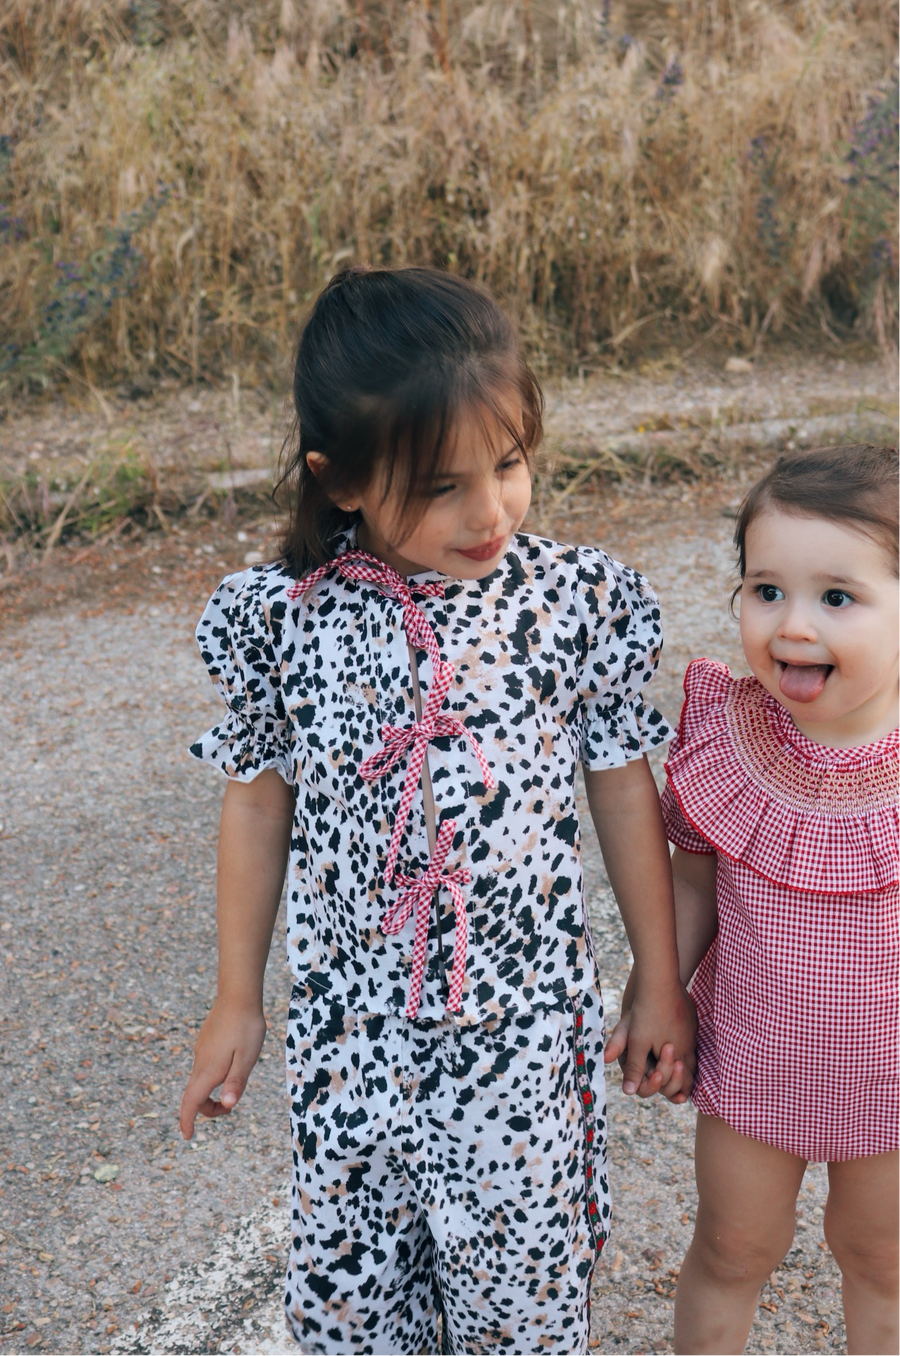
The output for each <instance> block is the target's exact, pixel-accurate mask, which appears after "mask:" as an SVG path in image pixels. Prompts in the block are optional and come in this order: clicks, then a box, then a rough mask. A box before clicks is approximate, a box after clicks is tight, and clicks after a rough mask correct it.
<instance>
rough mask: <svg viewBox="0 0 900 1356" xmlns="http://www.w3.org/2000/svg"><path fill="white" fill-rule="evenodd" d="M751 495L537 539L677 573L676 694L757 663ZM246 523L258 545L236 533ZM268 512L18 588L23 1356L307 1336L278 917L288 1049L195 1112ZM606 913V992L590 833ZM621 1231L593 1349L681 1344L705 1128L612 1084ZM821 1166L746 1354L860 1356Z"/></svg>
mask: <svg viewBox="0 0 900 1356" xmlns="http://www.w3.org/2000/svg"><path fill="white" fill-rule="evenodd" d="M740 491H741V487H740V484H739V483H738V482H736V481H735V482H733V483H729V484H727V485H725V486H723V487H721V488H718V489H717V488H709V489H706V490H700V489H697V488H696V487H695V488H691V489H682V488H681V487H674V488H670V489H668V490H654V489H648V490H646V491H641V492H634V493H625V492H622V493H617V494H607V495H605V496H604V497H603V498H600V497H593V496H591V495H585V496H582V497H581V498H580V499H579V501H578V503H577V505H573V504H571V503H567V505H566V511H567V516H566V518H565V519H564V520H560V521H556V520H554V517H553V513H552V509H551V507H549V506H548V503H547V501H546V500H545V501H544V515H545V516H544V520H543V522H542V523H541V524H540V526H541V528H542V530H544V531H548V532H551V533H555V534H556V535H558V536H560V537H561V538H563V539H568V540H578V541H582V542H588V543H595V542H600V543H602V544H603V545H604V546H605V547H606V548H607V549H609V550H610V551H611V552H612V553H613V554H614V555H618V556H619V557H620V558H622V559H624V560H626V561H628V562H629V563H631V564H634V565H636V566H638V567H639V568H641V569H643V570H644V571H645V573H647V574H648V575H649V577H650V578H651V580H652V581H653V582H654V584H655V585H656V586H657V588H658V590H659V592H660V595H661V599H662V603H663V608H664V618H665V622H666V632H667V636H668V640H667V645H666V651H665V656H664V663H663V670H662V673H661V676H660V678H659V679H658V680H657V683H656V690H655V694H654V695H655V699H656V701H657V703H658V704H659V705H660V706H661V707H662V709H663V710H664V711H665V712H666V713H667V714H668V715H669V716H675V715H677V712H678V708H679V704H680V676H681V673H682V672H683V669H684V666H685V664H686V662H687V660H688V659H689V658H691V657H693V656H694V655H698V654H704V653H705V654H711V655H713V656H715V657H717V658H721V659H725V660H728V661H729V662H731V663H732V664H733V665H734V666H735V667H737V668H739V667H740V658H739V648H738V641H737V632H736V627H735V625H734V624H733V622H732V621H731V620H730V619H729V617H728V613H727V605H726V600H727V594H728V591H729V581H730V568H731V557H730V549H729V545H728V541H729V535H730V521H729V518H728V511H729V508H730V507H732V506H733V505H734V503H735V502H736V500H737V499H738V498H739V496H740ZM239 528H240V531H239V530H238V529H239ZM269 532H270V528H269V526H268V525H267V524H266V523H254V522H244V523H240V524H234V525H232V526H231V527H226V526H225V525H224V524H223V523H222V522H221V521H220V522H218V523H212V524H202V523H201V524H197V525H195V526H194V527H193V528H192V529H191V530H190V532H187V531H184V532H182V531H178V530H176V531H173V532H172V533H171V535H170V536H168V537H163V536H162V535H161V534H160V535H158V536H156V537H150V538H147V539H146V541H145V542H144V543H143V544H137V545H132V546H130V547H125V546H122V545H116V544H115V543H111V544H108V545H107V546H105V547H103V548H97V549H88V548H78V547H71V548H68V547H67V548H62V549H60V550H59V551H58V552H57V553H56V555H55V556H54V557H53V558H52V560H51V562H50V564H49V565H48V566H47V568H46V569H45V570H44V571H43V572H38V571H33V572H31V573H30V574H26V575H25V576H23V578H22V579H21V580H19V581H18V582H15V581H14V586H13V587H10V588H7V589H6V590H4V591H3V592H2V593H0V606H2V610H0V627H2V633H3V634H2V646H0V649H2V658H0V688H2V691H3V693H4V713H3V716H2V720H3V722H4V724H5V731H4V740H3V746H4V766H3V778H2V785H0V821H2V825H0V917H2V922H0V1063H2V1070H3V1088H4V1097H3V1101H2V1105H0V1146H2V1149H0V1152H2V1159H0V1176H2V1181H0V1353H3V1352H27V1351H37V1352H78V1353H84V1352H106V1351H110V1350H119V1351H151V1350H152V1351H171V1352H176V1351H181V1352H193V1351H198V1352H199V1351H222V1352H235V1353H237V1352H245V1353H246V1352H253V1351H260V1352H262V1351H268V1352H278V1351H286V1350H288V1349H289V1348H288V1345H287V1343H286V1342H285V1339H284V1336H283V1330H282V1329H281V1326H280V1317H279V1314H278V1292H279V1289H280V1278H281V1269H282V1263H283V1255H284V1251H285V1235H286V1224H287V1216H286V1208H285V1190H286V1178H287V1138H286V1136H287V1118H286V1109H285V1105H284V1099H283V1093H282V1062H281V1038H280V1032H281V1030H282V1028H283V1022H284V1017H285V1012H286V1000H287V995H288V989H289V983H288V978H287V972H286V969H285V966H284V964H283V959H282V955H281V942H280V937H279V935H278V932H277V931H276V940H275V942H274V944H273V954H272V958H271V963H270V966H269V971H268V979H267V990H266V1005H267V1014H268V1017H269V1020H270V1025H271V1027H272V1034H271V1037H270V1040H269V1042H268V1044H267V1048H266V1050H265V1051H264V1053H263V1055H262V1058H261V1061H260V1064H259V1066H258V1069H257V1071H256V1073H255V1076H254V1080H253V1082H252V1084H251V1088H250V1092H249V1094H248V1095H247V1096H246V1097H245V1100H244V1102H243V1103H242V1104H241V1106H240V1107H239V1109H238V1111H237V1112H236V1113H235V1114H234V1115H233V1116H232V1117H230V1118H229V1119H228V1120H226V1121H222V1122H218V1123H216V1124H208V1125H206V1126H205V1127H203V1128H201V1129H200V1130H199V1132H198V1134H197V1135H196V1137H195V1139H194V1141H193V1142H192V1144H190V1145H185V1144H184V1143H183V1142H182V1141H181V1139H180V1137H179V1135H178V1132H177V1126H176V1112H177V1105H178V1101H179V1099H180V1094H181V1090H182V1087H183V1083H184V1080H185V1078H186V1074H187V1071H188V1068H189V1064H190V1050H191V1045H192V1039H193V1035H194V1033H195V1031H196V1029H197V1026H198V1025H199V1023H200V1021H201V1020H202V1017H203V1015H204V1013H205V1011H206V1008H207V1005H208V1003H209V1001H210V998H211V995H212V992H213V985H214V977H215V938H214V924H213V892H214V842H215V833H216V823H217V816H218V808H219V803H220V797H221V792H222V783H221V782H220V781H219V780H218V779H217V778H216V777H215V776H214V775H213V774H211V773H210V772H208V771H207V770H205V769H203V768H201V767H200V766H199V765H196V764H195V763H194V762H193V760H191V759H190V758H189V757H188V756H187V754H186V753H185V752H184V750H185V746H186V745H187V743H188V742H189V741H190V739H191V738H193V737H194V736H195V735H196V733H197V732H198V731H200V730H202V729H203V728H205V727H206V726H207V725H208V724H210V723H211V721H212V719H213V718H214V716H215V714H216V712H217V709H218V708H217V706H216V701H215V697H214V694H213V692H212V689H211V687H210V684H209V682H208V679H207V677H206V675H205V672H204V670H203V668H202V665H201V664H200V661H199V659H198V657H197V654H196V649H195V646H194V641H193V625H194V621H195V618H196V616H197V614H198V612H199V610H200V608H201V606H202V604H203V602H204V601H205V598H206V596H207V595H208V593H209V592H210V591H211V589H212V587H213V586H214V585H215V583H216V582H217V581H218V579H219V578H220V577H221V575H222V574H223V573H225V572H226V570H229V569H235V568H239V567H240V566H241V565H242V564H243V563H244V561H245V559H246V558H247V556H248V555H250V554H253V553H255V552H258V553H261V554H262V555H266V554H269V553H271V551H272V539H271V536H270V535H269ZM586 841H587V848H586V870H587V881H588V889H589V896H590V908H591V914H592V918H593V921H594V926H595V929H596V934H597V941H598V952H599V955H600V957H601V974H602V979H603V983H604V989H605V992H606V996H607V1001H608V1005H609V1006H610V1007H613V1006H614V1005H615V1002H616V1000H617V998H618V995H619V993H620V991H621V987H622V984H623V983H624V978H625V976H626V974H627V965H628V952H627V944H626V941H625V937H624V934H623V931H622V928H621V924H620V923H619V921H618V915H617V914H616V912H615V908H614V905H613V904H612V901H611V898H610V895H609V890H608V886H607V884H606V881H605V876H604V873H603V868H602V863H601V861H600V859H599V854H598V852H597V850H596V848H595V846H594V845H593V844H592V842H591V836H590V835H586ZM609 1097H610V1119H611V1157H612V1161H613V1192H614V1201H615V1208H616V1219H615V1227H614V1235H613V1239H612V1241H611V1243H610V1245H609V1247H608V1249H607V1250H606V1252H605V1254H604V1261H603V1265H602V1266H600V1267H599V1268H598V1271H597V1276H596V1283H595V1296H594V1297H595V1305H594V1334H595V1336H594V1339H593V1341H594V1343H595V1347H596V1349H597V1350H599V1351H619V1352H648V1351H668V1350H671V1347H670V1346H669V1340H670V1337H671V1326H672V1291H673V1285H674V1280H675V1277H676V1274H677V1268H678V1266H679V1263H680V1260H681V1257H682V1255H683V1252H684V1249H685V1247H686V1245H687V1242H688V1239H689V1237H690V1232H691V1223H692V1219H693V1211H694V1189H693V1176H692V1163H691V1146H692V1133H693V1113H692V1110H691V1108H689V1107H686V1108H672V1107H670V1106H669V1105H668V1104H667V1103H664V1102H660V1103H649V1104H647V1103H637V1104H636V1103H635V1102H633V1101H629V1102H628V1103H627V1104H626V1101H625V1099H624V1098H623V1097H622V1096H621V1093H620V1091H619V1088H618V1077H617V1074H614V1075H612V1076H611V1077H610V1089H609ZM824 1188H825V1174H824V1171H823V1170H822V1169H821V1168H818V1169H814V1170H812V1171H811V1172H810V1173H809V1175H808V1177H807V1181H806V1183H805V1185H804V1189H803V1192H802V1195H801V1206H800V1220H799V1227H798V1232H797V1237H796V1240H795V1246H794V1247H793V1248H792V1250H791V1252H790V1254H789V1255H788V1257H787V1259H786V1260H785V1262H784V1264H783V1265H782V1267H780V1268H779V1270H778V1272H777V1273H775V1274H773V1277H772V1282H771V1285H770V1286H769V1287H768V1288H767V1290H766V1293H765V1294H764V1296H763V1299H764V1302H765V1307H764V1308H763V1309H761V1310H760V1315H759V1319H758V1321H757V1323H756V1326H755V1328H754V1330H753V1334H752V1337H751V1341H750V1345H749V1347H748V1351H751V1352H815V1351H826V1352H832V1351H833V1352H837V1351H840V1350H842V1346H843V1328H842V1323H841V1319H840V1303H839V1285H838V1277H837V1273H836V1269H835V1267H834V1265H833V1263H832V1261H831V1259H830V1256H829V1255H828V1254H827V1252H825V1251H824V1244H823V1243H822V1241H821V1232H822V1231H821V1217H822V1208H823V1203H824Z"/></svg>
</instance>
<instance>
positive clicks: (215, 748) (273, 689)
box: [190, 569, 293, 785]
mask: <svg viewBox="0 0 900 1356" xmlns="http://www.w3.org/2000/svg"><path fill="white" fill-rule="evenodd" d="M264 588H265V574H264V572H263V571H260V570H259V569H250V570H246V571H244V572H242V573H240V574H233V575H229V576H228V577H227V578H226V579H224V580H223V581H222V583H221V584H220V585H219V587H218V588H217V589H216V591H215V593H214V594H213V596H212V598H210V600H209V602H208V603H207V605H206V609H205V611H204V613H203V615H202V617H201V618H200V621H199V623H198V625H197V644H198V646H199V647H200V654H201V656H202V658H203V662H204V663H205V664H206V667H207V668H208V670H209V676H210V678H211V679H212V682H213V685H214V687H215V688H216V689H217V691H218V692H219V694H220V696H221V697H222V699H223V700H224V702H225V705H226V707H227V708H228V709H227V713H226V715H225V717H224V719H223V720H221V721H220V722H219V724H218V725H214V726H213V728H212V729H211V730H207V732H206V733H205V734H203V735H201V736H200V738H199V739H198V740H197V741H196V743H194V744H192V745H191V748H190V752H191V753H192V754H193V755H194V757H195V758H199V759H200V760H201V761H202V762H205V763H211V764H212V765H213V766H214V767H218V768H220V769H221V771H222V772H224V773H225V774H226V775H227V776H228V777H231V778H234V779H235V780H236V781H241V782H251V781H253V779H254V777H256V776H258V774H259V773H260V772H262V771H264V770H265V769H266V768H275V769H276V770H277V771H278V772H279V773H280V774H281V776H282V777H283V778H284V780H285V781H286V782H287V783H288V784H289V785H291V784H292V783H293V776H292V759H291V752H290V745H289V735H288V721H287V718H286V715H285V710H284V704H283V701H282V694H281V657H280V627H279V624H278V621H277V618H276V617H275V616H274V612H275V608H273V607H268V608H267V607H265V606H264V603H263V596H262V595H263V590H264Z"/></svg>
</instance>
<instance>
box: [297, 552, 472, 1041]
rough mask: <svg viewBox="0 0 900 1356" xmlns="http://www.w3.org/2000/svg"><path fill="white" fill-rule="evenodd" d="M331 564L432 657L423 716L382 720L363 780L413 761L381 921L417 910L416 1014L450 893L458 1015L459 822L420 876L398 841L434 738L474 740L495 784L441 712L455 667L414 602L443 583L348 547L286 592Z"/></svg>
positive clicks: (389, 926)
mask: <svg viewBox="0 0 900 1356" xmlns="http://www.w3.org/2000/svg"><path fill="white" fill-rule="evenodd" d="M333 569H337V570H340V572H341V574H343V575H344V576H345V577H346V578H348V579H353V580H358V581H362V582H364V583H368V584H374V585H375V587H376V588H379V589H381V590H382V592H383V593H386V594H387V595H388V597H390V598H395V599H396V600H397V602H399V603H400V606H401V608H402V609H403V629H404V631H405V632H406V637H407V640H408V641H409V643H410V644H411V645H413V646H415V648H416V649H420V650H425V651H426V653H427V654H428V656H429V658H430V659H431V668H432V680H431V689H430V691H429V693H428V698H427V700H426V702H425V708H424V710H423V712H422V719H421V720H418V721H413V723H412V724H411V725H405V726H397V725H390V724H387V723H386V724H384V725H383V726H382V727H381V738H382V741H383V743H382V747H381V748H380V749H379V750H378V751H377V753H373V754H371V755H370V757H368V758H367V759H366V760H365V762H364V763H363V764H362V766H361V767H360V775H361V776H362V777H364V778H365V780H366V781H370V782H371V781H377V780H378V779H379V778H380V777H383V776H385V774H386V773H388V772H389V771H390V770H391V768H393V767H395V766H396V764H397V763H398V762H399V761H400V759H401V758H403V756H404V755H405V754H407V753H409V763H408V766H407V771H406V777H405V778H404V781H403V789H402V791H401V793H400V803H399V805H398V806H397V814H396V816H395V818H394V827H393V830H392V832H391V841H390V844H389V846H388V852H387V858H386V861H385V869H384V882H385V884H386V885H391V884H392V883H393V882H394V881H396V883H397V884H398V885H399V886H401V887H402V889H403V894H402V895H401V896H400V898H399V899H398V900H397V901H396V903H395V904H393V905H392V906H391V907H390V908H389V909H388V911H387V913H386V914H385V916H384V920H383V922H382V928H383V930H384V932H386V933H391V934H395V933H397V932H399V931H400V929H401V928H402V927H403V926H404V925H405V923H406V922H407V920H408V919H409V916H410V914H411V913H412V912H413V910H414V911H415V939H414V943H413V959H412V973H411V977H410V985H409V999H408V1002H407V1005H406V1015H407V1016H408V1017H415V1015H416V1013H417V1012H418V1010H419V997H420V994H421V990H422V979H423V976H424V973H425V954H426V950H427V944H428V929H429V923H430V917H431V900H432V898H433V896H434V894H435V892H436V891H437V889H438V888H439V887H441V886H443V887H446V888H447V889H448V890H449V891H450V895H451V898H452V899H453V908H454V915H455V920H456V926H455V931H454V941H453V970H452V974H451V977H450V992H449V996H448V999H447V1011H448V1012H456V1011H457V1010H458V1009H459V1005H460V1001H461V997H462V985H463V975H464V971H465V960H466V947H467V936H468V931H467V922H466V906H465V899H464V897H463V893H462V889H461V888H460V887H461V885H464V884H468V883H469V881H470V880H471V875H470V873H469V871H468V870H466V869H465V868H460V869H459V870H457V871H452V872H450V873H449V874H447V875H444V876H442V875H441V872H442V871H443V867H444V862H445V861H446V859H447V852H448V849H449V847H450V840H451V838H452V837H453V834H454V832H455V830H456V822H455V821H454V820H452V819H448V820H445V821H444V822H443V823H442V824H441V827H440V830H439V832H438V836H437V841H436V843H435V845H434V852H433V853H432V855H431V859H430V861H429V863H428V866H427V867H426V869H425V871H424V873H423V874H422V875H421V876H420V877H418V878H417V877H414V876H407V875H401V874H399V873H398V872H397V856H398V853H399V851H400V840H401V838H402V837H403V831H404V829H405V827H406V821H407V819H408V818H409V814H410V810H411V808H412V803H413V799H414V798H415V794H416V791H417V789H418V786H419V782H420V779H421V776H422V765H423V763H424V762H425V754H426V751H427V749H428V745H429V744H430V743H431V741H432V740H433V739H438V738H441V737H443V736H446V735H449V736H451V737H455V738H457V739H459V738H464V739H467V740H468V741H469V744H470V745H471V746H472V751H473V752H474V754H475V757H476V758H477V760H478V766H479V768H480V770H481V775H482V778H483V780H484V784H485V786H486V787H487V788H488V790H491V791H493V790H494V788H495V787H496V785H497V783H496V782H495V781H494V777H493V774H492V773H491V768H490V764H489V763H488V761H487V758H486V757H485V755H484V752H483V751H482V748H481V744H480V743H479V741H478V738H477V737H476V735H475V734H474V733H473V732H472V731H471V730H470V729H468V727H467V726H466V725H465V723H464V722H463V721H462V720H460V719H459V717H458V716H452V715H449V714H448V713H446V712H443V711H442V710H441V707H442V706H443V704H444V701H445V700H446V697H447V693H448V691H449V690H450V683H451V682H452V679H453V673H454V667H453V665H452V664H448V663H446V662H445V661H444V660H443V659H441V652H440V647H439V645H438V642H437V637H436V636H435V634H434V630H433V629H432V626H431V623H430V622H429V620H428V618H427V617H426V616H425V614H424V612H422V611H421V610H420V608H418V607H417V606H416V604H415V602H414V601H413V593H420V594H422V595H424V596H425V597H431V598H434V597H443V594H444V586H443V584H441V583H439V582H436V581H435V582H431V581H429V582H425V583H422V584H413V585H412V586H410V585H409V584H407V582H406V580H405V579H403V578H402V577H401V576H400V575H399V574H398V573H397V571H396V570H392V569H391V567H390V566H389V565H386V564H385V563H384V561H383V560H379V559H378V557H377V556H373V555H370V554H369V553H368V551H355V550H354V551H345V552H344V554H343V555H340V556H336V557H335V558H334V560H332V561H329V562H328V563H327V564H325V565H320V566H319V567H318V568H317V569H315V570H313V571H312V573H311V574H308V575H306V576H305V578H303V579H298V580H297V582H296V583H295V584H292V585H291V587H290V588H289V589H288V590H287V595H288V597H289V598H291V599H295V598H299V597H300V596H301V595H302V594H303V593H306V592H307V590H309V589H311V588H313V587H314V586H315V585H316V584H318V583H319V582H320V581H321V580H322V579H324V578H325V576H326V575H327V574H329V573H330V572H331V571H332V570H333Z"/></svg>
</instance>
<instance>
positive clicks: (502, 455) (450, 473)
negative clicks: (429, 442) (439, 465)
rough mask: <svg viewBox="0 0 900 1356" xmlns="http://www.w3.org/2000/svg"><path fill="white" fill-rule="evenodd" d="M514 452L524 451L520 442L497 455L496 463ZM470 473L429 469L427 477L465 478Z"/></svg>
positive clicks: (438, 478) (434, 478)
mask: <svg viewBox="0 0 900 1356" xmlns="http://www.w3.org/2000/svg"><path fill="white" fill-rule="evenodd" d="M514 452H522V447H521V446H520V445H519V443H513V444H512V446H511V447H508V448H507V449H506V451H505V452H501V453H500V455H499V456H498V457H497V460H496V461H495V463H494V465H495V466H499V465H500V463H501V461H506V459H507V457H511V456H512V454H513V453H514ZM468 474H469V472H468V471H429V473H428V475H427V476H426V477H425V479H426V480H464V479H465V478H466V476H467V475H468Z"/></svg>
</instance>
